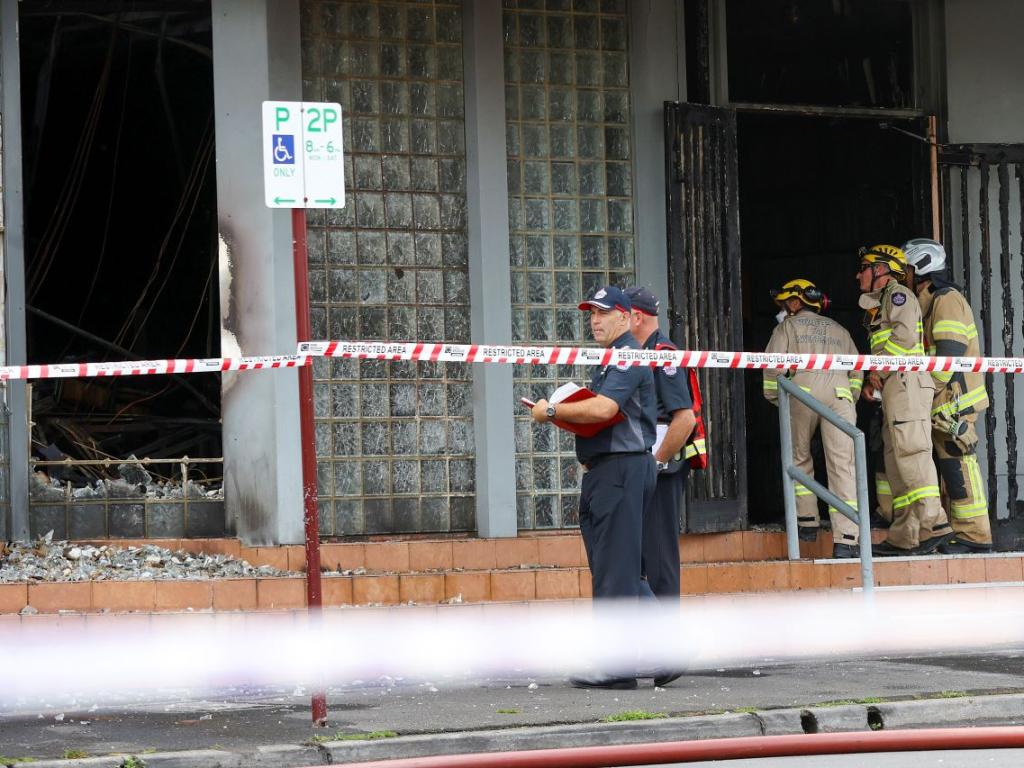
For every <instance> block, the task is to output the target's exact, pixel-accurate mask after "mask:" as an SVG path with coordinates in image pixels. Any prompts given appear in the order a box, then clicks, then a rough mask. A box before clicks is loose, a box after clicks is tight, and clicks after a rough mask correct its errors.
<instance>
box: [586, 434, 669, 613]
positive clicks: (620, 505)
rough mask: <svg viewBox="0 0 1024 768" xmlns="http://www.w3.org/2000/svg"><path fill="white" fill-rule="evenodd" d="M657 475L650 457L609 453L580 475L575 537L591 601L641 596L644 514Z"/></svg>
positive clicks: (646, 454) (652, 458)
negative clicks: (580, 545) (579, 535)
mask: <svg viewBox="0 0 1024 768" xmlns="http://www.w3.org/2000/svg"><path fill="white" fill-rule="evenodd" d="M656 475H657V468H656V466H655V463H654V457H653V456H652V455H651V454H649V453H638V454H619V455H614V454H613V455H609V456H608V457H606V458H603V459H600V460H598V461H597V462H596V463H595V464H594V466H593V468H592V469H591V470H590V471H588V472H587V473H586V474H584V475H583V483H582V487H581V489H580V533H582V534H583V544H584V546H585V547H586V550H587V562H588V564H589V565H590V577H591V581H592V584H593V592H594V597H595V598H623V597H638V596H639V594H640V576H641V573H642V571H641V549H642V546H643V520H644V510H645V509H646V507H647V505H648V503H649V502H650V499H651V496H652V495H653V494H654V487H655V483H656Z"/></svg>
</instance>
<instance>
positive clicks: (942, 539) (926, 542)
mask: <svg viewBox="0 0 1024 768" xmlns="http://www.w3.org/2000/svg"><path fill="white" fill-rule="evenodd" d="M955 535H956V534H955V533H953V532H952V531H947V532H946V533H940V534H939V535H938V536H932V537H931V538H930V539H923V540H922V541H921V543H920V544H918V545H917V546H916V547H914V552H913V553H914V554H915V555H930V554H931V553H932V552H934V551H935V550H936V549H938V548H939V547H941V546H942V545H943V544H947V543H948V542H950V541H952V540H953V537H954V536H955Z"/></svg>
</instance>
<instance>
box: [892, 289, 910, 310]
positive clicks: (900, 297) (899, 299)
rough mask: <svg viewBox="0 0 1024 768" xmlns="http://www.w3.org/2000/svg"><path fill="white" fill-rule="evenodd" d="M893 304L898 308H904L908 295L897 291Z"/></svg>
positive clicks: (894, 294) (893, 297)
mask: <svg viewBox="0 0 1024 768" xmlns="http://www.w3.org/2000/svg"><path fill="white" fill-rule="evenodd" d="M892 303H893V304H895V305H896V306H897V307H902V306H903V305H904V304H906V303H907V294H905V293H901V292H900V291H896V292H895V293H893V295H892Z"/></svg>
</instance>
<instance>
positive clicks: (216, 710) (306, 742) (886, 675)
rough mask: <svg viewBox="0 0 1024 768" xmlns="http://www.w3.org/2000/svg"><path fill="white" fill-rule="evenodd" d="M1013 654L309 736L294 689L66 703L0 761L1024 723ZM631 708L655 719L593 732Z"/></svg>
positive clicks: (368, 721) (504, 703) (871, 664)
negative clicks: (10, 759) (5, 759)
mask: <svg viewBox="0 0 1024 768" xmlns="http://www.w3.org/2000/svg"><path fill="white" fill-rule="evenodd" d="M1022 658H1024V645H1021V646H1020V647H1016V648H1006V649H1002V650H999V651H994V652H989V653H982V654H967V655H960V656H954V655H948V654H946V655H931V656H921V657H902V658H881V659H878V658H876V659H858V660H846V661H836V660H827V661H822V660H819V661H805V662H801V663H784V664H782V663H773V662H771V661H770V660H765V661H764V663H761V664H758V665H756V666H744V667H737V668H729V669H710V670H697V671H693V672H692V673H691V674H688V675H686V676H684V677H683V678H681V679H680V680H678V681H677V682H676V683H673V684H672V685H671V686H669V687H667V688H664V689H655V688H654V687H653V686H652V684H651V682H650V681H649V680H642V681H641V687H640V688H638V689H637V690H635V691H581V690H576V689H573V688H570V687H569V686H567V685H566V684H565V682H564V681H563V680H560V679H530V678H519V677H516V676H515V675H511V676H508V677H504V678H492V679H470V678H459V679H455V678H453V679H444V680H392V679H390V678H381V679H378V680H367V681H358V682H354V683H353V684H352V685H350V686H347V687H345V688H335V689H332V690H330V691H329V710H330V718H329V726H328V727H327V728H324V729H319V728H318V729H314V728H313V727H312V726H311V725H310V716H309V691H304V690H289V691H280V690H266V689H258V690H252V689H237V688H236V689H222V690H219V691H204V692H198V691H162V692H159V694H149V695H146V696H138V697H122V698H121V699H120V700H119V701H117V702H116V703H109V702H107V703H100V702H101V701H102V699H101V698H96V700H93V699H91V698H90V697H89V696H85V695H82V694H78V695H77V696H71V697H69V699H67V700H65V701H62V702H52V701H51V702H30V701H26V702H23V703H22V704H21V705H19V707H18V708H17V709H16V710H12V709H8V710H7V711H2V712H0V755H3V756H5V757H8V758H13V757H32V758H35V759H36V760H37V761H41V762H37V763H34V765H37V766H41V767H43V768H46V767H47V766H48V765H49V760H48V759H59V758H62V757H63V756H64V755H68V754H73V755H77V756H82V755H89V756H96V757H89V758H83V759H80V760H76V761H75V763H74V764H75V765H79V766H90V767H91V766H119V765H121V764H122V763H123V760H124V756H125V755H136V756H138V757H140V758H141V759H142V760H144V761H145V765H147V766H150V767H151V768H152V766H163V767H165V768H166V767H169V766H203V767H205V768H213V766H234V765H238V766H243V765H245V766H249V765H275V766H302V765H317V764H328V763H342V762H353V761H357V760H370V759H385V758H388V757H409V756H417V755H426V754H455V753H463V752H474V751H491V750H501V749H512V748H515V749H520V750H521V749H542V748H546V747H554V746H572V745H579V746H583V745H600V744H616V743H637V742H647V741H658V740H680V739H695V738H716V737H726V736H752V735H761V734H768V735H771V734H781V733H802V732H825V731H844V730H845V731H849V730H865V729H867V728H871V727H874V728H880V727H881V728H890V729H891V728H914V727H924V726H960V725H981V724H986V725H997V724H998V725H1002V724H1007V725H1009V724H1022V723H1024V667H1022V664H1021V660H1022ZM630 712H632V713H643V714H645V715H660V717H657V718H655V719H646V720H629V719H627V720H623V721H620V722H605V720H606V719H608V718H612V719H615V718H617V717H623V716H624V714H623V713H630ZM638 716H640V715H637V714H633V715H629V716H627V717H638ZM392 733H393V734H395V735H394V736H391V735H389V734H392ZM368 734H375V735H378V736H381V738H373V739H367V738H365V736H366V735H368ZM386 734H387V735H386ZM335 737H338V740H335ZM341 737H347V738H344V739H343V738H341ZM351 737H357V738H351ZM349 739H351V740H349ZM111 755H113V756H111ZM99 756H102V757H99ZM2 762H3V761H0V764H2ZM53 765H61V766H64V767H65V768H66V766H68V765H69V763H68V762H67V761H66V760H63V759H59V760H58V761H57V762H54V763H53ZM129 765H130V763H129Z"/></svg>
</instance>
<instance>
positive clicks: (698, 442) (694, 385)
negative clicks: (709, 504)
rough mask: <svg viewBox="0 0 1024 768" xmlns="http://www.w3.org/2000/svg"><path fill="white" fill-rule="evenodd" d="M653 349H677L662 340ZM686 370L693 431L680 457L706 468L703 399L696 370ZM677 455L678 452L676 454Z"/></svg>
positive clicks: (692, 464) (692, 466)
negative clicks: (691, 406)
mask: <svg viewBox="0 0 1024 768" xmlns="http://www.w3.org/2000/svg"><path fill="white" fill-rule="evenodd" d="M654 348H655V349H677V347H676V346H675V345H674V344H666V343H664V342H662V343H660V344H655V345H654ZM686 372H687V373H688V374H689V377H690V399H691V400H692V401H693V409H692V410H693V418H694V423H693V431H692V432H690V436H689V437H688V438H687V439H686V444H685V445H683V450H682V451H681V453H682V454H683V455H682V459H683V460H684V461H686V463H687V464H689V465H690V467H691V468H692V469H707V467H708V449H707V442H706V436H705V432H704V417H703V416H702V415H701V405H702V403H703V400H702V398H701V396H700V383H699V382H698V381H697V370H696V369H695V368H687V369H686ZM676 455H677V456H678V454H676Z"/></svg>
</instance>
